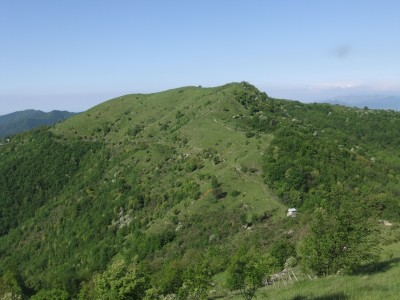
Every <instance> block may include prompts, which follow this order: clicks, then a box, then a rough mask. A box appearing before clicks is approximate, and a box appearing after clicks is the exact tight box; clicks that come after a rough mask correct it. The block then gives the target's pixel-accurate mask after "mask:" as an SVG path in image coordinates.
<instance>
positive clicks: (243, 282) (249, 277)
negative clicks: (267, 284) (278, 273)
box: [227, 249, 267, 300]
mask: <svg viewBox="0 0 400 300" xmlns="http://www.w3.org/2000/svg"><path fill="white" fill-rule="evenodd" d="M266 272H267V270H266V269H265V265H264V264H263V263H262V260H261V259H260V257H259V256H257V255H256V254H254V253H251V252H246V251H245V250H243V249H242V250H240V251H239V252H238V253H237V254H236V255H235V256H234V257H233V258H232V260H231V263H230V264H229V266H228V268H227V286H228V287H229V288H230V289H231V290H240V293H241V295H242V296H243V298H244V299H245V300H251V299H253V297H254V295H255V293H256V291H257V289H258V288H259V287H260V285H261V280H262V278H263V276H264V275H265V273H266Z"/></svg>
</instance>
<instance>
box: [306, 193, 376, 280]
mask: <svg viewBox="0 0 400 300" xmlns="http://www.w3.org/2000/svg"><path fill="white" fill-rule="evenodd" d="M364 209H365V208H364V207H360V206H358V205H356V204H355V203H352V202H350V201H347V199H336V203H335V205H329V206H326V207H325V208H323V207H321V208H317V209H316V210H315V211H314V214H313V217H312V220H311V222H310V228H309V234H308V235H307V236H306V237H305V238H304V239H303V240H302V242H301V243H300V245H299V254H300V256H301V258H302V263H303V265H304V266H305V267H306V268H308V269H310V270H311V271H313V272H314V273H315V274H317V275H319V276H321V275H322V276H326V275H330V274H335V273H338V272H340V273H349V272H354V271H355V270H357V268H359V267H360V266H361V264H362V263H366V262H374V261H376V260H377V258H379V250H380V249H379V247H378V245H379V242H378V241H377V236H376V230H375V225H374V223H373V221H371V220H370V219H369V215H368V212H365V211H364Z"/></svg>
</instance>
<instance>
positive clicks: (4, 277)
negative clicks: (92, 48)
mask: <svg viewBox="0 0 400 300" xmlns="http://www.w3.org/2000/svg"><path fill="white" fill-rule="evenodd" d="M399 129H400V113H397V112H395V111H390V110H369V109H367V108H365V109H356V108H347V107H343V106H333V105H329V104H316V103H314V104H303V103H300V102H295V101H288V100H281V99H273V98H270V97H268V95H267V94H265V93H262V92H260V91H258V90H257V89H256V88H255V87H253V86H252V85H250V84H248V83H245V82H243V83H233V84H228V85H225V86H222V87H217V88H202V87H186V88H180V89H175V90H170V91H166V92H162V93H157V94H149V95H141V94H138V95H126V96H122V97H119V98H116V99H112V100H110V101H107V102H104V103H102V104H100V105H98V106H96V107H94V108H92V109H90V110H88V111H86V112H83V113H81V114H79V115H76V116H74V117H72V118H70V119H68V120H66V121H64V122H62V123H59V124H56V125H54V126H53V127H46V128H44V127H42V128H40V129H36V130H33V131H29V132H25V133H21V134H18V135H14V136H12V137H10V138H8V139H5V140H3V141H2V142H1V146H0V156H1V158H2V159H1V161H0V176H1V177H0V299H3V298H4V299H9V298H5V297H10V299H36V300H38V299H163V298H165V299H206V298H207V297H210V298H212V297H223V296H225V295H226V294H224V293H222V294H221V293H220V294H218V293H219V291H216V290H217V288H216V287H215V286H216V283H215V282H217V281H218V278H220V277H221V276H222V277H223V278H226V280H224V283H223V285H224V286H225V287H226V288H227V289H230V290H238V291H240V293H241V295H242V296H243V298H245V299H252V298H253V296H254V293H255V291H256V290H257V289H258V287H259V286H260V285H261V283H262V282H263V280H264V279H265V277H266V276H268V275H269V274H273V273H275V272H278V271H280V270H282V269H284V268H285V267H287V266H288V265H291V264H293V265H298V266H299V267H301V269H302V270H305V271H304V272H306V273H307V274H312V275H313V276H327V275H329V274H337V273H345V274H351V273H354V272H357V271H358V270H359V269H360V268H362V267H363V266H365V264H366V263H373V262H376V261H377V260H378V258H379V254H380V246H381V245H382V243H386V244H388V243H394V242H398V241H400V235H399V234H398V233H396V232H395V231H393V232H391V233H390V234H389V235H385V236H386V238H380V236H381V235H382V236H383V234H382V233H381V230H382V229H381V227H380V226H379V220H387V221H390V222H393V223H395V222H398V220H399V219H400V200H399V196H400V175H399V174H400V156H399V153H400V152H399V147H400V136H399V134H398V132H399ZM289 207H295V208H296V209H297V210H298V212H299V214H298V216H297V217H296V218H288V217H286V211H287V208H289ZM1 297H3V298H1ZM11 297H14V298H11ZM168 297H169V298H168Z"/></svg>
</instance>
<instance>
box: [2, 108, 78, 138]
mask: <svg viewBox="0 0 400 300" xmlns="http://www.w3.org/2000/svg"><path fill="white" fill-rule="evenodd" d="M73 115H75V113H71V112H67V111H59V110H53V111H51V112H48V113H46V112H42V111H40V110H33V109H27V110H23V111H17V112H13V113H11V114H7V115H3V116H0V138H2V137H5V136H9V135H13V134H16V133H19V132H23V131H27V130H31V129H34V128H37V127H39V126H46V125H47V126H48V125H53V124H55V123H57V122H60V121H63V120H65V119H68V118H70V117H72V116H73Z"/></svg>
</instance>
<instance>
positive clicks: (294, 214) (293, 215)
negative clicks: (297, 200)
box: [286, 208, 297, 218]
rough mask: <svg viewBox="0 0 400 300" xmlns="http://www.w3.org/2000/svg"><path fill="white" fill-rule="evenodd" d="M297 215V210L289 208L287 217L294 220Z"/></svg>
mask: <svg viewBox="0 0 400 300" xmlns="http://www.w3.org/2000/svg"><path fill="white" fill-rule="evenodd" d="M296 214H297V209H295V208H289V209H288V212H287V214H286V216H288V217H293V218H294V217H295V216H296Z"/></svg>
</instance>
